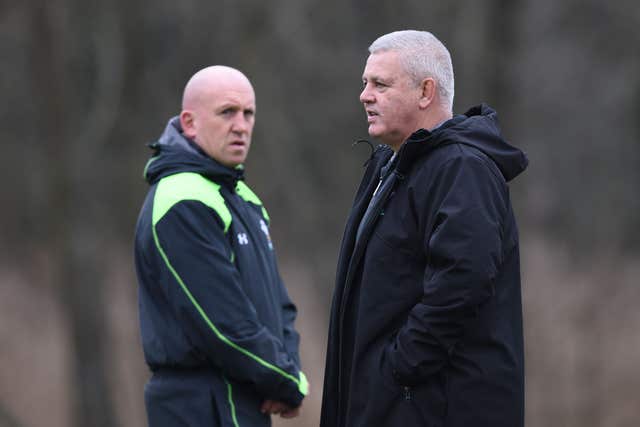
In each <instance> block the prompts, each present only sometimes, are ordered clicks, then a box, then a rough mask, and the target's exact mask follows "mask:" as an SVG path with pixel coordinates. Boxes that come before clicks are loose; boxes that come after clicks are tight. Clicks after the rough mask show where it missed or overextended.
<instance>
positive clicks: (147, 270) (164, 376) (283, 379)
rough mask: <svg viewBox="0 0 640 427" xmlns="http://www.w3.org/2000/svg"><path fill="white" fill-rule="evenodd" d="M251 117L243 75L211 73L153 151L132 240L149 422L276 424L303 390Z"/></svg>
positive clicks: (196, 81) (193, 84) (190, 93)
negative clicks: (250, 171) (259, 190)
mask: <svg viewBox="0 0 640 427" xmlns="http://www.w3.org/2000/svg"><path fill="white" fill-rule="evenodd" d="M255 113H256V103H255V95H254V91H253V87H252V86H251V83H250V82H249V80H248V79H247V77H246V76H245V75H244V74H242V73H241V72H240V71H238V70H236V69H233V68H230V67H226V66H212V67H208V68H205V69H203V70H200V71H199V72H197V73H196V74H195V75H194V76H193V77H192V78H191V79H190V80H189V82H188V83H187V85H186V87H185V90H184V95H183V100H182V111H181V113H180V115H179V116H178V117H174V118H172V119H171V120H170V121H169V123H168V125H167V127H166V129H165V131H164V133H163V134H162V135H161V136H160V139H159V140H158V141H157V142H154V143H153V144H151V148H152V149H153V150H154V153H153V155H152V157H151V159H149V161H148V163H147V166H146V167H145V172H144V175H145V178H146V180H147V181H148V182H149V185H150V189H149V192H148V194H147V197H146V199H145V201H144V204H143V206H142V210H141V212H140V215H139V218H138V224H137V228H136V237H135V263H136V271H137V274H138V282H139V289H138V290H139V292H138V296H139V307H140V329H141V336H142V346H143V350H144V355H145V360H146V362H147V364H148V365H149V368H150V369H151V371H152V377H151V379H150V380H149V382H148V383H147V385H146V386H145V405H146V409H147V417H148V421H149V426H151V427H165V426H166V427H170V426H171V427H173V426H178V425H180V426H183V425H184V426H190V427H197V426H235V427H238V426H243V427H244V426H256V427H262V426H270V425H271V414H280V416H282V417H283V418H293V417H295V416H297V415H298V413H299V408H300V405H301V403H302V400H303V398H304V396H305V395H306V394H307V392H308V383H307V380H306V378H305V375H304V374H303V372H302V371H301V370H300V358H299V355H298V344H299V335H298V333H297V332H296V330H295V328H294V320H295V317H296V307H295V305H294V304H293V303H292V302H291V300H290V299H289V296H288V294H287V291H286V289H285V287H284V285H283V283H282V280H281V278H280V274H279V272H278V267H277V264H276V258H275V254H274V249H273V243H272V241H271V237H270V235H269V215H268V214H267V211H266V209H265V208H264V206H263V205H262V202H261V201H260V199H259V198H258V197H257V196H256V195H255V193H253V191H252V190H251V189H250V188H249V187H248V186H247V184H246V183H245V182H244V175H243V170H244V168H243V163H244V161H245V159H246V157H247V154H248V153H249V147H250V146H251V134H252V131H253V125H254V120H255Z"/></svg>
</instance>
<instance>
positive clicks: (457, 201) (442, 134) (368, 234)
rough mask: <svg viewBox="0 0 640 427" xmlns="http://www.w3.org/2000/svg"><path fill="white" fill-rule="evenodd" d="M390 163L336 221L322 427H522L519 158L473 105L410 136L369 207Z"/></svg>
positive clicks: (382, 157) (491, 114)
mask: <svg viewBox="0 0 640 427" xmlns="http://www.w3.org/2000/svg"><path fill="white" fill-rule="evenodd" d="M391 154H392V152H391V150H390V149H389V148H388V147H386V146H381V147H379V148H378V149H377V150H376V151H375V152H374V155H373V156H372V159H370V162H369V165H368V167H367V170H366V172H365V174H364V178H363V180H362V183H361V185H360V188H359V189H358V192H357V194H356V198H355V202H354V206H353V208H352V211H351V213H350V215H349V219H348V222H347V225H346V230H345V234H344V238H343V241H342V247H341V251H340V257H339V261H338V269H337V278H336V288H335V294H334V299H333V305H332V309H331V324H330V330H329V343H328V349H327V362H326V371H325V384H324V395H323V403H322V419H321V426H322V427H360V426H362V427H365V426H367V427H369V426H380V427H382V426H402V427H409V426H447V427H463V426H464V427H467V426H474V427H478V426H491V427H518V426H522V425H523V423H524V357H523V335H522V307H521V296H520V266H519V253H518V232H517V228H516V222H515V219H514V215H513V211H512V207H511V201H510V197H509V189H508V186H507V182H508V181H510V180H511V179H513V178H514V177H515V176H517V175H518V174H520V173H521V172H522V171H523V170H524V169H525V168H526V166H527V159H526V157H525V155H524V153H523V152H521V151H520V150H518V149H516V148H514V147H512V146H510V145H508V144H507V143H506V142H505V141H504V140H503V138H502V137H501V135H500V131H499V128H498V124H497V119H496V113H495V111H493V110H492V109H491V108H489V107H487V106H486V105H481V106H478V107H475V108H473V109H471V110H469V111H468V112H467V113H465V114H464V115H459V116H455V117H454V118H452V119H451V120H449V121H447V122H446V123H445V124H443V125H442V126H441V127H439V128H438V129H436V130H435V131H434V132H429V131H426V130H419V131H417V132H415V133H414V134H413V135H411V137H410V138H409V139H408V140H407V141H406V142H405V143H404V144H403V145H402V147H401V149H400V150H399V152H398V158H397V161H396V162H395V166H394V167H393V168H391V169H392V170H391V171H389V172H388V173H389V174H390V175H389V177H388V179H387V180H385V184H383V185H382V186H381V188H380V189H379V190H378V192H377V193H376V196H375V198H374V200H373V202H372V206H371V208H370V209H369V210H368V211H367V206H368V205H369V201H370V200H371V198H372V194H373V192H374V189H375V188H376V186H377V185H378V182H379V177H380V173H381V169H382V168H383V166H384V165H385V164H386V163H387V161H388V159H389V158H390V157H391ZM365 211H367V216H366V217H365V218H363V215H364V213H365ZM361 222H362V223H363V224H362V227H361V232H360V235H359V236H358V239H356V234H357V230H358V228H359V226H360V224H361Z"/></svg>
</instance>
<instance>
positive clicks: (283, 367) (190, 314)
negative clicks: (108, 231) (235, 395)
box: [153, 201, 307, 407]
mask: <svg viewBox="0 0 640 427" xmlns="http://www.w3.org/2000/svg"><path fill="white" fill-rule="evenodd" d="M153 232H154V238H155V241H156V246H157V249H158V251H159V253H160V255H161V257H162V259H163V261H164V264H165V267H166V268H165V269H163V271H164V275H162V276H161V277H162V278H163V279H164V278H166V280H163V281H162V282H161V283H162V284H163V286H166V293H167V298H168V300H169V301H170V302H171V304H172V306H173V308H174V310H175V313H174V314H175V315H176V317H177V318H178V319H179V322H180V323H181V325H182V327H183V331H184V333H185V335H186V336H187V338H188V339H189V341H190V342H191V345H192V346H193V347H195V348H196V349H197V350H198V351H199V352H201V353H203V354H204V357H206V358H207V359H208V360H210V361H211V363H213V364H214V365H215V366H217V367H219V368H220V369H221V370H222V372H223V373H224V375H226V376H228V377H230V378H233V379H236V380H238V381H242V382H248V383H252V384H253V385H254V386H255V388H256V389H257V391H258V392H259V393H260V394H261V395H262V396H264V397H265V398H269V399H275V400H279V401H282V402H285V403H287V404H289V405H291V406H294V407H295V406H298V405H299V404H300V403H301V401H302V399H303V397H304V395H305V394H306V391H307V383H306V378H305V377H304V374H303V373H302V372H301V371H300V370H299V368H298V365H297V363H296V361H295V360H294V358H293V357H292V356H291V355H290V354H289V352H288V351H287V348H286V347H285V345H284V344H283V343H282V342H281V341H280V340H279V339H278V338H277V337H275V336H274V335H273V334H271V333H270V332H269V331H268V330H267V328H266V327H265V326H263V325H262V324H261V323H260V321H259V320H258V316H257V313H256V310H255V308H254V306H253V305H252V303H251V302H250V300H249V299H248V298H247V296H246V294H245V293H244V292H243V290H242V287H241V286H240V275H239V272H238V271H237V269H236V267H235V265H234V263H233V261H232V258H233V256H234V255H233V253H232V248H231V245H230V244H229V241H228V240H227V236H226V234H225V231H224V227H223V224H222V222H221V221H219V217H218V216H217V214H216V212H215V211H214V210H213V209H211V208H210V207H208V206H206V205H204V204H203V203H201V202H198V201H181V202H179V203H177V204H176V205H174V206H173V207H171V209H170V210H169V211H168V212H167V213H166V214H165V215H164V217H162V219H161V220H160V221H159V222H158V223H157V224H156V225H155V226H154V230H153Z"/></svg>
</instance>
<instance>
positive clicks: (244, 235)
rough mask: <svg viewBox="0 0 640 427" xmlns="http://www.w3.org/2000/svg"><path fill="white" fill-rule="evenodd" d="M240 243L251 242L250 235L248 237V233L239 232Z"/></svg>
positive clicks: (246, 243)
mask: <svg viewBox="0 0 640 427" xmlns="http://www.w3.org/2000/svg"><path fill="white" fill-rule="evenodd" d="M238 243H240V244H241V245H248V244H249V237H247V233H238Z"/></svg>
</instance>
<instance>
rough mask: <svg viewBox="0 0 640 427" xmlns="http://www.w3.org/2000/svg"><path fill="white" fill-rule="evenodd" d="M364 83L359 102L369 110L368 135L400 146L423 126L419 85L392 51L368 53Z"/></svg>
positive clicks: (394, 146)
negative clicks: (419, 101)
mask: <svg viewBox="0 0 640 427" xmlns="http://www.w3.org/2000/svg"><path fill="white" fill-rule="evenodd" d="M362 83H363V85H364V88H363V90H362V93H361V94H360V102H362V104H363V105H364V108H365V111H366V113H367V121H368V123H369V135H371V136H372V137H374V138H378V139H379V140H380V141H382V142H383V143H384V144H387V145H389V146H391V148H393V149H394V150H397V149H398V148H399V147H400V145H402V143H403V142H404V140H405V139H407V138H408V137H409V135H411V134H412V133H413V132H415V131H416V130H418V129H419V128H420V125H419V123H420V121H419V120H420V115H419V112H420V110H419V108H418V100H419V99H420V95H421V89H420V86H419V85H416V84H415V82H414V81H413V80H412V79H411V77H410V76H409V74H408V73H407V72H406V71H405V69H404V67H403V66H402V64H401V62H400V59H399V56H398V54H397V53H396V52H393V51H382V52H376V53H373V54H371V55H370V56H369V59H367V64H366V66H365V67H364V73H363V74H362Z"/></svg>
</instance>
